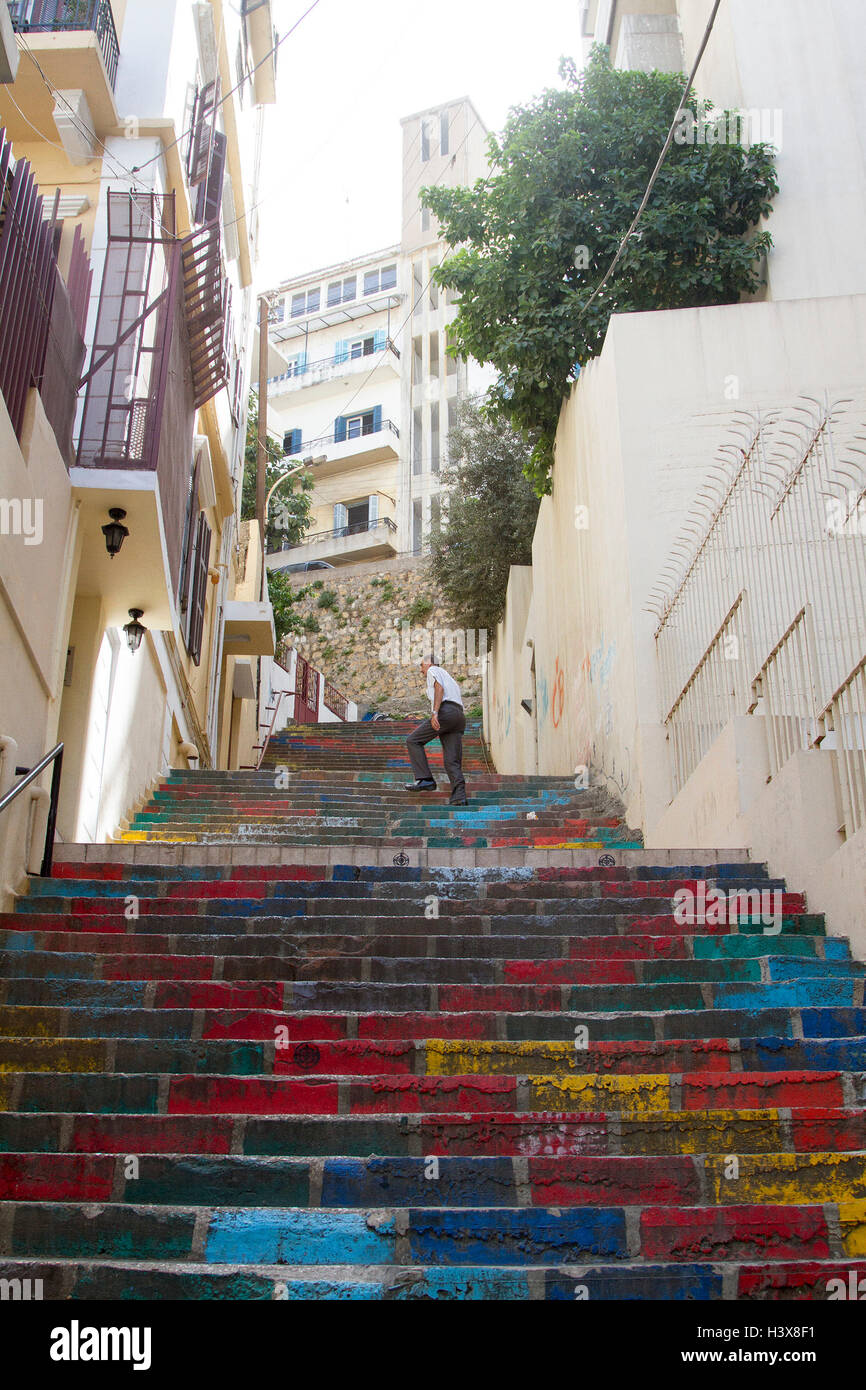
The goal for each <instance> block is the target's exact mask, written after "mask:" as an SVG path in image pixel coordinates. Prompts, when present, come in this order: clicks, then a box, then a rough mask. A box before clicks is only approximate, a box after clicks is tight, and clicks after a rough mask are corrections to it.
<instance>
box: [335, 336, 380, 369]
mask: <svg viewBox="0 0 866 1390" xmlns="http://www.w3.org/2000/svg"><path fill="white" fill-rule="evenodd" d="M386 346H387V338H386V337H385V330H384V328H377V329H376V332H375V333H368V334H366V335H365V336H364V337H363V338H343V339H341V340H340V342H338V343H337V344H335V347H334V361H335V362H337V363H339V362H348V361H350V359H352V358H355V357H370V356H372V354H373V353H374V352H384V351H385V348H386Z"/></svg>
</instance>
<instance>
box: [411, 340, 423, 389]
mask: <svg viewBox="0 0 866 1390" xmlns="http://www.w3.org/2000/svg"><path fill="white" fill-rule="evenodd" d="M423 370H424V368H423V359H422V356H421V337H420V335H419V336H418V337H417V338H413V339H412V385H413V386H419V385H420V383H421V375H422V372H423Z"/></svg>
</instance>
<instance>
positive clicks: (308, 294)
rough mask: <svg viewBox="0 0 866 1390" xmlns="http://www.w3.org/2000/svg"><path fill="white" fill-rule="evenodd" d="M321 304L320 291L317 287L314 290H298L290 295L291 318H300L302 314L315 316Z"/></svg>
mask: <svg viewBox="0 0 866 1390" xmlns="http://www.w3.org/2000/svg"><path fill="white" fill-rule="evenodd" d="M320 303H321V291H320V290H319V289H318V287H317V288H316V289H314V290H300V291H299V292H298V293H297V294H293V295H292V318H293V319H299V318H302V317H303V315H304V314H315V312H316V310H317V309H318V307H319V305H320Z"/></svg>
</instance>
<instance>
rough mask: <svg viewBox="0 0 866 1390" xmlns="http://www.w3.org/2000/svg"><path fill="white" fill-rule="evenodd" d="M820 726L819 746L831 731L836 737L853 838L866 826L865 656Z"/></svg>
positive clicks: (848, 825) (844, 811) (837, 693)
mask: <svg viewBox="0 0 866 1390" xmlns="http://www.w3.org/2000/svg"><path fill="white" fill-rule="evenodd" d="M818 723H819V732H818V735H817V737H816V740H815V742H816V743H819V744H820V743H821V742H822V741H823V740H824V739H825V738H826V736H827V734H828V733H829V732H831V731H832V733H833V734H834V735H835V743H836V770H837V774H838V778H839V790H840V793H841V798H842V814H843V817H844V823H845V830H846V832H847V834H848V836H849V837H850V836H851V835H853V834H855V832H856V831H858V830H860V829H862V827H863V826H864V825H866V656H864V657H863V660H862V661H859V662H858V663H857V665H856V666H855V667H854V670H853V671H852V672H851V674H850V675H849V676H848V677H847V678H846V679H845V680H844V681H843V682H842V684H841V685H840V687H839V689H838V690H837V691H835V693H834V695H833V698H832V699H831V700H830V701H829V702H828V704H827V706H826V708H825V709H823V710H822V711H821V713H820V715H819V716H818Z"/></svg>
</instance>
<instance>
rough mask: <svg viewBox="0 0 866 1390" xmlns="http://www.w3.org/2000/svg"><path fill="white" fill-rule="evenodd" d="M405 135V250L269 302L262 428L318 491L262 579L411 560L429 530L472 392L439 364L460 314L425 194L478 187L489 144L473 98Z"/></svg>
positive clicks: (351, 262)
mask: <svg viewBox="0 0 866 1390" xmlns="http://www.w3.org/2000/svg"><path fill="white" fill-rule="evenodd" d="M401 124H402V130H403V186H402V209H403V213H402V218H403V225H402V230H401V238H400V241H399V242H397V243H395V244H394V245H391V246H388V247H385V248H384V249H383V250H381V251H376V252H373V253H370V254H368V255H363V256H357V257H353V258H351V259H348V260H345V261H342V262H340V263H338V264H336V265H331V266H325V267H323V268H321V269H318V270H315V271H313V272H312V273H310V274H308V275H300V276H295V277H292V278H290V279H287V280H285V281H283V282H282V283H281V284H280V285H279V286H278V287H277V288H276V289H275V290H273V291H271V292H270V294H269V301H270V306H271V311H270V317H271V343H272V345H273V347H274V349H275V350H276V351H278V352H279V353H280V354H281V355H282V356H283V358H284V359H285V364H286V365H285V368H284V370H282V371H281V372H280V373H279V374H277V375H276V376H275V377H274V378H272V379H271V381H270V382H269V386H268V409H269V426H270V428H271V429H272V431H274V432H276V433H277V434H278V435H279V436H280V437H281V438H282V440H283V443H284V446H285V449H286V452H287V453H288V454H289V455H291V456H292V457H296V458H297V460H298V465H299V467H305V468H308V469H309V470H310V472H311V474H312V477H313V481H314V491H313V515H312V524H311V526H310V529H309V531H308V533H307V536H306V537H305V538H304V541H303V542H302V544H300V545H298V546H293V547H291V548H289V549H285V550H281V551H277V552H276V553H275V554H273V555H271V556H269V557H268V566H269V567H270V568H285V567H286V566H290V565H297V564H304V563H310V562H317V561H319V562H325V563H327V564H332V565H345V564H351V563H354V562H359V561H369V560H375V559H387V558H388V557H389V556H394V555H398V554H405V553H414V554H419V553H420V552H421V551H422V549H423V548H424V545H425V541H426V538H427V537H428V535H429V532H430V528H431V526H435V525H436V523H437V519H438V516H439V508H440V501H441V499H440V470H441V466H442V460H443V458H444V457H445V451H446V449H447V443H448V433H449V429H450V425H451V422H452V420H453V416H454V411H455V409H456V404H457V401H458V400H459V399H460V397H461V396H462V395H465V394H466V392H467V390H470V389H474V388H475V385H476V380H477V378H476V377H475V375H474V373H473V372H472V369H471V366H470V364H467V363H465V362H462V361H459V360H458V359H456V358H454V357H451V356H449V355H448V353H447V348H448V345H449V340H448V325H449V323H450V322H451V320H452V319H453V318H454V316H455V314H456V312H457V309H456V305H455V303H454V301H453V299H452V298H451V296H450V295H445V294H442V293H441V292H439V290H438V289H437V287H436V285H435V284H434V283H433V280H432V274H433V270H434V269H435V267H436V266H437V265H439V264H440V262H441V261H442V260H443V258H444V257H445V255H446V254H447V246H446V244H445V243H444V242H443V240H442V239H441V236H440V233H439V229H438V226H437V224H436V219H435V218H434V217H433V216H432V214H430V212H429V211H427V210H426V209H423V208H422V207H421V204H420V198H419V191H420V189H421V188H423V187H425V186H428V185H433V184H439V185H446V186H448V185H450V186H460V185H468V184H471V183H473V182H474V181H475V180H476V179H478V178H482V177H483V176H484V174H485V173H486V172H487V162H486V155H485V147H486V138H487V131H486V129H485V127H484V125H483V123H482V122H481V119H480V117H479V116H478V113H477V112H476V111H475V108H474V107H473V105H472V103H471V102H470V101H469V100H468V98H464V99H462V100H460V101H455V102H450V103H447V104H445V105H443V106H439V107H435V108H431V109H430V110H427V111H419V112H416V113H415V114H414V115H412V116H407V117H405V118H404V119H403V121H402V123H401ZM272 514H273V515H274V516H276V517H277V518H278V517H279V499H278V497H276V498H275V502H274V510H273V513H272Z"/></svg>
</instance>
